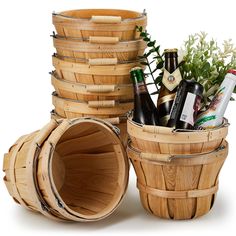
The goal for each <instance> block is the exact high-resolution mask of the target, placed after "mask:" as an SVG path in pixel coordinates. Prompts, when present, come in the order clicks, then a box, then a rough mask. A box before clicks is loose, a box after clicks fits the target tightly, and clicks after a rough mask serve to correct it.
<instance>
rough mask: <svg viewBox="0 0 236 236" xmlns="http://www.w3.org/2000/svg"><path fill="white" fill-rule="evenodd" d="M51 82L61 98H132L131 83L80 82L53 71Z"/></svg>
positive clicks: (82, 99)
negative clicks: (96, 83)
mask: <svg viewBox="0 0 236 236" xmlns="http://www.w3.org/2000/svg"><path fill="white" fill-rule="evenodd" d="M51 83H52V85H53V86H54V88H55V91H56V92H57V94H58V95H59V96H60V97H62V98H69V99H74V100H81V101H96V100H124V101H125V100H131V99H133V86H132V84H103V85H102V84H99V85H94V84H82V83H78V82H73V81H67V80H64V79H61V78H59V76H58V75H57V74H56V73H55V72H53V73H52V74H51Z"/></svg>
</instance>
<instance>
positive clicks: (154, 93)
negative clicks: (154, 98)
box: [150, 91, 159, 95]
mask: <svg viewBox="0 0 236 236" xmlns="http://www.w3.org/2000/svg"><path fill="white" fill-rule="evenodd" d="M156 94H159V91H155V92H153V93H151V94H150V95H156Z"/></svg>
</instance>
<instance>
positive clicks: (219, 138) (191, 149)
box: [127, 118, 228, 155]
mask: <svg viewBox="0 0 236 236" xmlns="http://www.w3.org/2000/svg"><path fill="white" fill-rule="evenodd" d="M127 129H128V133H129V136H130V139H131V140H132V143H133V146H134V147H136V148H137V149H139V150H141V151H142V152H147V151H148V152H150V153H159V154H170V155H172V154H174V155H175V154H193V153H208V152H211V151H213V150H215V149H217V148H218V147H219V146H220V144H221V143H222V142H223V140H224V139H225V137H226V136H227V133H228V126H227V125H226V126H222V127H219V128H216V129H214V130H208V131H194V132H175V131H174V130H173V129H171V128H167V127H161V126H141V125H138V124H135V123H134V122H132V120H131V118H129V119H128V124H127Z"/></svg>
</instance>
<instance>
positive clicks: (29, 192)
mask: <svg viewBox="0 0 236 236" xmlns="http://www.w3.org/2000/svg"><path fill="white" fill-rule="evenodd" d="M114 130H115V128H114V127H113V126H112V125H111V124H110V123H106V122H105V121H102V120H98V119H92V118H91V119H88V118H87V119H73V120H60V121H59V120H57V121H56V120H52V121H51V122H50V123H49V124H48V125H46V126H45V127H44V128H43V129H41V130H39V131H36V132H34V133H32V134H29V135H25V136H23V137H21V138H20V139H18V140H17V142H16V143H15V144H14V145H13V146H12V147H11V148H10V149H9V153H7V154H5V156H4V164H3V171H4V172H5V177H4V182H5V184H6V187H7V189H8V192H9V194H10V195H11V196H12V197H13V199H14V200H15V201H16V202H18V203H20V204H21V205H23V206H25V207H27V208H29V209H31V210H34V211H38V212H41V213H42V214H44V215H45V216H47V217H49V218H52V219H57V220H71V221H95V220H100V219H102V218H104V217H106V216H108V215H109V214H111V213H112V212H113V211H114V210H115V209H116V208H117V206H118V205H119V203H120V201H121V200H122V198H123V195H124V193H125V191H126V187H127V183H128V170H129V163H128V159H127V157H126V153H125V150H124V148H123V145H122V143H121V141H120V139H119V137H118V136H117V134H116V133H115V131H114ZM29 173H31V174H30V175H29ZM32 182H33V187H32V186H31V184H32Z"/></svg>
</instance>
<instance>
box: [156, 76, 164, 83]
mask: <svg viewBox="0 0 236 236" xmlns="http://www.w3.org/2000/svg"><path fill="white" fill-rule="evenodd" d="M161 81H162V76H160V75H159V76H158V77H157V78H156V79H155V84H159V83H160V82H161Z"/></svg>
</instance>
